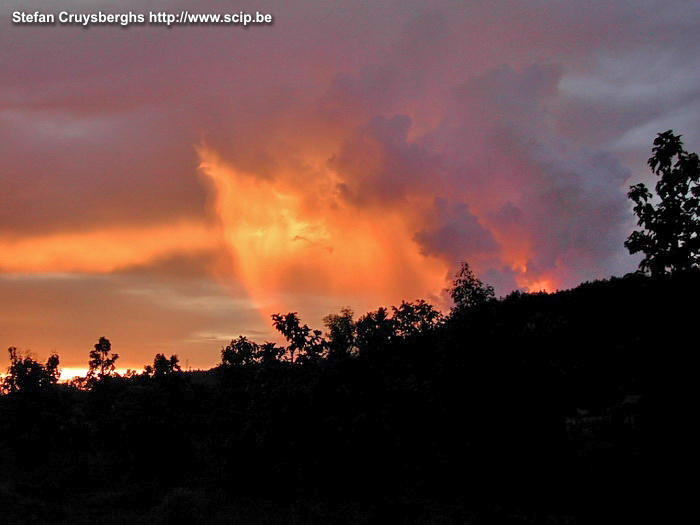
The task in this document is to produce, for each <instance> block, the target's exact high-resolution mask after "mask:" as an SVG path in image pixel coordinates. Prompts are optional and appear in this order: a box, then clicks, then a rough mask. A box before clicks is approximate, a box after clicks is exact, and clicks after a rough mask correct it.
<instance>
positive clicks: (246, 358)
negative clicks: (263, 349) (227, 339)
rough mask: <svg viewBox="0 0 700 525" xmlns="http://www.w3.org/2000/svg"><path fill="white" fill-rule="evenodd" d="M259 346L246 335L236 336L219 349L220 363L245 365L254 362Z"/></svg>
mask: <svg viewBox="0 0 700 525" xmlns="http://www.w3.org/2000/svg"><path fill="white" fill-rule="evenodd" d="M259 351H260V348H259V346H258V344H257V343H254V342H253V341H251V340H250V339H248V338H247V337H246V336H244V335H241V336H238V339H234V340H232V341H231V344H229V345H227V346H226V347H225V348H222V349H221V364H222V365H224V366H245V365H249V364H252V363H254V362H255V359H256V357H257V356H258V353H259Z"/></svg>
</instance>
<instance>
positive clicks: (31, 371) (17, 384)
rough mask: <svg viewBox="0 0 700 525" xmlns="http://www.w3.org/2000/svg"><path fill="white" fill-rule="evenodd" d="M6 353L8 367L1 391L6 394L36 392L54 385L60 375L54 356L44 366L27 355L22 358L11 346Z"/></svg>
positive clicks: (56, 359)
mask: <svg viewBox="0 0 700 525" xmlns="http://www.w3.org/2000/svg"><path fill="white" fill-rule="evenodd" d="M7 352H8V354H9V357H10V367H9V368H8V369H7V376H6V377H5V379H4V380H3V383H2V390H3V391H4V392H6V393H14V392H37V391H39V390H41V389H44V388H46V387H48V386H50V385H55V384H56V382H57V381H58V378H59V377H60V375H61V373H60V371H59V368H58V365H59V358H58V355H56V354H52V355H51V356H50V357H49V359H48V360H47V361H46V364H45V365H42V364H41V363H39V362H37V361H35V360H34V359H33V358H32V357H31V356H29V355H25V356H22V355H21V354H20V353H19V352H18V351H17V348H15V347H13V346H11V347H10V348H8V349H7Z"/></svg>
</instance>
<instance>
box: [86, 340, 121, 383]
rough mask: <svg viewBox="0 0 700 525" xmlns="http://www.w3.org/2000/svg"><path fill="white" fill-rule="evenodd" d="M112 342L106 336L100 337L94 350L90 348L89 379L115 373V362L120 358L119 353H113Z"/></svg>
mask: <svg viewBox="0 0 700 525" xmlns="http://www.w3.org/2000/svg"><path fill="white" fill-rule="evenodd" d="M111 351H112V343H110V342H109V339H107V338H106V337H100V339H99V340H98V341H97V344H95V348H94V350H90V361H89V362H88V367H89V369H88V374H87V378H88V380H91V381H93V380H95V379H102V378H103V377H106V376H110V375H114V373H115V367H114V363H115V362H116V361H117V359H119V354H113V353H111Z"/></svg>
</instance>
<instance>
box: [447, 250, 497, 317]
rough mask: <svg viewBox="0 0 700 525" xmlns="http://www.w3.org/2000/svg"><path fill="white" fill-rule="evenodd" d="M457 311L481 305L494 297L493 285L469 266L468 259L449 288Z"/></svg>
mask: <svg viewBox="0 0 700 525" xmlns="http://www.w3.org/2000/svg"><path fill="white" fill-rule="evenodd" d="M448 292H449V294H450V297H452V301H454V303H455V305H454V310H455V311H458V312H459V311H464V310H468V309H471V308H474V307H477V306H480V305H482V304H484V303H486V302H488V301H489V300H490V299H493V297H494V290H493V286H489V285H487V284H484V283H483V282H482V281H481V280H480V279H479V278H478V277H476V275H474V272H472V269H471V268H470V267H469V263H467V262H466V261H465V262H463V263H462V266H461V268H460V269H459V271H458V272H457V274H456V275H455V279H454V281H452V288H450V289H449V290H448Z"/></svg>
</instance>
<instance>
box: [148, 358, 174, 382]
mask: <svg viewBox="0 0 700 525" xmlns="http://www.w3.org/2000/svg"><path fill="white" fill-rule="evenodd" d="M149 368H150V367H147V368H146V372H147V373H149V372H150V374H149V375H153V377H163V376H166V375H169V374H172V373H173V372H179V371H180V364H179V359H178V358H177V356H176V355H171V356H170V359H168V358H167V357H165V354H156V357H155V358H154V359H153V368H150V370H149Z"/></svg>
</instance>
